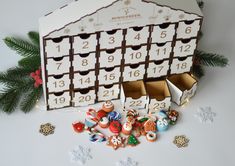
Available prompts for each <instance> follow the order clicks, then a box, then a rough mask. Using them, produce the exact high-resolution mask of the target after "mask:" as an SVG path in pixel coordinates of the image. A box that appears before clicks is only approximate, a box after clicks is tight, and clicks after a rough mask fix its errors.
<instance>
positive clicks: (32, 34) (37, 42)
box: [28, 31, 40, 47]
mask: <svg viewBox="0 0 235 166" xmlns="http://www.w3.org/2000/svg"><path fill="white" fill-rule="evenodd" d="M28 36H29V38H30V40H31V41H32V42H33V43H34V44H35V45H36V46H37V47H39V45H40V39H39V33H38V32H35V31H31V32H29V33H28Z"/></svg>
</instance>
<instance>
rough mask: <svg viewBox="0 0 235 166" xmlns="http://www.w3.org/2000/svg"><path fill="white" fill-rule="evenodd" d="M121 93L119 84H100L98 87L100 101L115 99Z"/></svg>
mask: <svg viewBox="0 0 235 166" xmlns="http://www.w3.org/2000/svg"><path fill="white" fill-rule="evenodd" d="M119 94H120V85H119V84H112V85H105V86H100V87H99V89H98V101H99V102H101V101H107V100H115V99H118V98H119Z"/></svg>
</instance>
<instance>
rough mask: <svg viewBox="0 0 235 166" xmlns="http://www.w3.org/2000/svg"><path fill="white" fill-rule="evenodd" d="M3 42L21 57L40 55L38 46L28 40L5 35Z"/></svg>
mask: <svg viewBox="0 0 235 166" xmlns="http://www.w3.org/2000/svg"><path fill="white" fill-rule="evenodd" d="M4 42H5V44H6V45H7V46H8V47H9V48H11V49H12V50H14V51H16V52H17V53H18V54H19V55H21V56H23V57H32V56H40V50H39V47H38V46H35V45H34V44H32V43H29V42H28V41H25V40H22V39H18V38H14V37H7V38H5V39H4Z"/></svg>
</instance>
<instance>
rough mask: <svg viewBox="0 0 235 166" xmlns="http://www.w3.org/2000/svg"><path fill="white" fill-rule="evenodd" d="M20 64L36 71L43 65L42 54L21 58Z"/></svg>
mask: <svg viewBox="0 0 235 166" xmlns="http://www.w3.org/2000/svg"><path fill="white" fill-rule="evenodd" d="M18 65H19V66H20V67H22V68H24V69H27V70H30V71H31V72H32V71H36V70H37V69H39V67H40V65H41V59H40V56H33V57H26V58H23V59H21V60H19V62H18Z"/></svg>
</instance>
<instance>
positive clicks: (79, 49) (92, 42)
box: [73, 34, 98, 54]
mask: <svg viewBox="0 0 235 166" xmlns="http://www.w3.org/2000/svg"><path fill="white" fill-rule="evenodd" d="M97 43H98V42H97V35H96V34H82V35H79V36H76V37H74V42H73V49H74V53H75V54H79V53H81V54H84V53H89V52H95V51H96V46H97Z"/></svg>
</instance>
